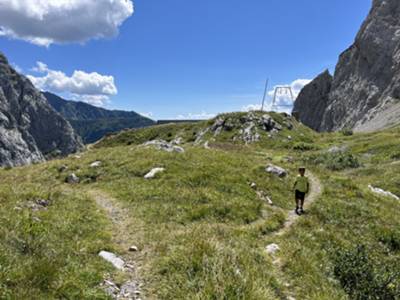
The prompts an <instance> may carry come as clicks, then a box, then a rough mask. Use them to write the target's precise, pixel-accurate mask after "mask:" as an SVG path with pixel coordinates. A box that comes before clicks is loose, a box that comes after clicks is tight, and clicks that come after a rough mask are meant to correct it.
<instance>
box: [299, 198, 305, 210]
mask: <svg viewBox="0 0 400 300" xmlns="http://www.w3.org/2000/svg"><path fill="white" fill-rule="evenodd" d="M303 206H304V198H301V200H300V208H301V210H303Z"/></svg>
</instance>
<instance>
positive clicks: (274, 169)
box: [265, 164, 288, 178]
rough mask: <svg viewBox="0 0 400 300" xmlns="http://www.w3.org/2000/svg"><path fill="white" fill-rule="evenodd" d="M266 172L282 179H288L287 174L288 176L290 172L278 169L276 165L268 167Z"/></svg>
mask: <svg viewBox="0 0 400 300" xmlns="http://www.w3.org/2000/svg"><path fill="white" fill-rule="evenodd" d="M265 171H266V172H267V173H270V174H273V175H276V176H278V177H280V178H283V177H286V176H287V174H288V172H287V171H286V170H285V169H283V168H281V167H278V166H275V165H272V164H270V165H268V166H267V167H266V169H265Z"/></svg>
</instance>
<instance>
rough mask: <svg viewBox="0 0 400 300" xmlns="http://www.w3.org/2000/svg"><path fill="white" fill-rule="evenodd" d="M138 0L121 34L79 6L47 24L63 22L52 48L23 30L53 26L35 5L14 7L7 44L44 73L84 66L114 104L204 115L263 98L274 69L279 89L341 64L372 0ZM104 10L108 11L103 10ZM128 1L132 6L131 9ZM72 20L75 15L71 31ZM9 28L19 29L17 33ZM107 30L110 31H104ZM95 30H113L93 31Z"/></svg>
mask: <svg viewBox="0 0 400 300" xmlns="http://www.w3.org/2000/svg"><path fill="white" fill-rule="evenodd" d="M32 1H33V2H34V1H35V0H32ZM51 1H54V0H49V2H51ZM81 1H82V2H85V1H86V2H87V0H81ZM98 1H99V2H98V3H100V2H102V1H103V2H104V3H105V2H110V0H98ZM121 1H125V2H126V0H121ZM17 2H18V1H17ZM82 2H81V3H82ZM121 5H125V4H121ZM134 5H135V11H134V13H133V15H132V16H130V17H126V16H125V15H124V17H123V18H122V19H123V22H122V21H121V20H122V19H121V20H119V21H121V22H120V23H121V24H120V26H119V34H117V35H116V32H112V33H109V28H108V27H104V28H103V27H101V25H98V24H103V23H99V22H98V21H97V20H95V21H94V24H95V25H94V26H93V28H92V27H91V24H92V23H90V22H91V19H90V18H91V17H88V18H87V20H88V21H87V23H84V24H82V25H81V24H79V22H80V21H79V20H81V19H82V18H76V19H73V18H72V17H70V15H69V14H73V13H74V12H73V11H72V12H71V11H69V12H66V13H65V21H63V22H64V23H61V25H60V24H57V26H56V25H54V24H43V25H44V26H45V27H47V29H48V28H59V30H60V33H59V34H58V33H57V34H56V32H54V31H57V29H54V30H53V29H51V30H53V31H52V32H51V33H50V34H51V35H54V36H56V38H55V40H56V41H54V43H53V42H50V43H47V42H44V43H45V44H46V43H47V44H49V45H48V46H47V47H46V46H43V45H38V44H40V43H41V42H38V41H42V40H40V39H38V40H34V41H33V42H32V38H29V39H28V40H29V41H27V38H26V36H22V35H23V34H22V33H21V32H27V30H30V28H28V29H26V28H22V27H23V26H25V27H32V28H35V30H33V29H32V31H33V34H38V35H40V34H43V35H44V34H49V33H48V31H46V32H45V33H42V32H41V30H42V31H43V30H44V29H43V28H40V24H39V25H38V26H36V24H32V26H30V23H29V22H33V21H31V20H32V16H31V15H29V14H28V13H21V12H16V11H14V12H13V13H15V17H14V16H13V19H12V20H10V21H8V23H4V22H6V21H2V19H4V18H0V27H2V28H3V33H1V32H0V51H2V52H4V53H5V54H6V56H7V57H8V58H9V60H10V62H12V63H13V64H15V65H17V66H18V67H19V68H20V69H22V71H23V72H24V73H26V74H31V75H33V76H36V77H40V76H45V74H49V70H52V71H51V72H53V73H54V71H59V72H61V73H62V74H64V75H65V76H66V77H69V76H72V74H73V72H74V71H76V70H81V71H83V73H82V74H81V75H82V76H83V77H79V76H77V78H83V79H82V80H97V79H98V80H100V81H101V82H102V83H101V84H103V86H102V92H101V93H100V94H102V95H103V96H104V94H105V95H106V96H105V97H102V98H101V99H102V100H101V101H103V102H104V105H105V107H107V108H113V109H125V110H135V111H137V112H140V113H151V115H152V117H153V118H155V119H163V118H176V117H178V116H180V117H188V116H191V117H194V118H196V117H198V115H204V116H208V115H210V114H216V113H219V112H227V111H238V110H242V109H243V108H244V107H246V106H248V105H252V104H258V103H259V102H260V101H261V98H262V94H263V88H264V81H265V78H266V77H269V78H270V86H271V87H272V86H274V85H278V84H290V83H292V82H293V81H295V80H297V79H312V78H313V77H315V76H316V75H317V74H318V73H320V72H322V71H323V70H324V69H326V68H329V69H331V70H332V71H333V70H334V66H335V64H336V62H337V59H338V55H339V54H340V53H341V52H342V51H343V50H345V49H346V48H347V47H348V46H350V44H351V43H352V42H353V40H354V37H355V35H356V33H357V31H358V29H359V27H360V25H361V23H362V21H363V20H364V19H365V17H366V15H367V13H368V11H369V9H370V6H371V1H370V0H351V1H349V0H331V1H321V0H296V1H295V0H251V1H239V0H218V1H216V0H203V1H193V0H168V1H166V0H136V1H135V2H134ZM88 7H90V6H88ZM12 9H14V10H15V7H14V8H10V10H12ZM46 9H48V10H49V9H50V8H48V7H47V8H46ZM60 9H62V8H59V7H57V13H58V14H60ZM96 9H99V10H98V11H97V10H96V14H94V15H96V16H98V15H100V14H101V13H102V10H101V9H102V8H101V7H100V8H99V7H97V8H96ZM107 9H109V8H107ZM118 9H119V8H118ZM121 9H125V12H126V7H125V8H121ZM46 12H48V11H46ZM62 13H63V12H62V11H61V16H63V15H62ZM3 14H4V15H6V14H7V15H10V12H9V11H6V12H3ZM128 14H129V13H128ZM129 15H130V14H129ZM17 16H18V18H17ZM116 16H118V17H120V14H119V13H118V14H117V13H116ZM0 17H1V12H0ZM125 17H126V18H125ZM23 18H27V20H25V19H23ZM93 18H95V17H93ZM15 20H21V24H22V25H21V24H17V25H16V24H15V23H16V21H15ZM44 20H46V19H44ZM68 20H73V22H74V24H73V25H74V27H73V28H72V27H71V28H72V29H71V30H69V27H68V26H71V24H69V23H68ZM2 22H3V23H2ZM49 22H50V21H49ZM71 22H72V21H71ZM42 23H43V22H42ZM118 25H119V24H118ZM7 26H8V27H9V28H11V30H14V31H13V32H12V33H10V32H11V31H10V30H8V29H7V28H8V27H7ZM13 26H14V27H13ZM96 26H98V28H96ZM14 28H15V29H14ZM21 28H22V29H21ZM77 28H78V29H77ZM63 29H66V30H64V31H63ZM86 29H87V30H86ZM97 29H98V30H103V31H102V32H103V33H104V32H107V33H104V34H103V33H101V34H97V33H96V30H97ZM114 29H115V28H114ZM7 30H8V31H7ZM18 30H19V31H18ZM23 30H25V31H23ZM74 30H75V31H74ZM83 31H85V32H83ZM75 32H77V33H76V34H80V36H78V37H76V40H85V42H81V43H76V42H74V37H73V36H72V35H73V34H75ZM30 34H31V33H30ZM84 34H87V36H84ZM91 35H92V36H97V37H99V36H104V37H105V38H100V39H97V38H95V39H90V38H86V37H90V36H91ZM57 39H58V40H57ZM38 61H40V62H43V63H44V64H45V65H47V67H45V66H42V69H40V68H38V67H36V72H35V71H33V70H32V68H34V67H35V66H36V63H37V62H38ZM46 72H47V73H46ZM92 72H96V73H98V75H99V76H112V78H113V83H112V84H113V85H115V88H116V89H115V90H113V89H111V90H110V89H109V88H110V84H111V83H110V81H109V80H108V79H110V77H105V78H98V77H99V76H97V77H96V76H94V77H90V78H87V77H85V74H91V73H92ZM53 73H51V74H53ZM54 74H55V75H57V74H58V75H60V73H54ZM54 74H53V75H54ZM92 75H93V74H92ZM93 78H94V79H93ZM96 78H97V79H96ZM107 78H108V79H107ZM38 82H39V81H38ZM92 83H93V82H92ZM68 87H70V85H65V87H64V85H63V86H62V87H60V88H59V89H57V90H56V92H58V93H60V94H62V95H64V96H65V95H72V94H71V90H69V91H65V92H63V91H62V88H68ZM105 90H107V92H104V91H105ZM81 92H82V93H86V92H85V91H82V90H80V89H78V88H75V89H73V90H72V93H73V94H74V96H71V97H74V98H76V99H89V97H86V98H85V97H84V95H83V96H82V95H81V94H80V93H81ZM92 92H93V91H92ZM92 92H90V93H91V94H93V93H95V92H93V93H92ZM108 97H109V100H108V101H104V98H108Z"/></svg>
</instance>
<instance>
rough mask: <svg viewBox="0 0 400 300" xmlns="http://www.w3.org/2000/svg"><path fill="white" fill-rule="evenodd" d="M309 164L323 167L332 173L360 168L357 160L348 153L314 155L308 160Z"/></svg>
mask: <svg viewBox="0 0 400 300" xmlns="http://www.w3.org/2000/svg"><path fill="white" fill-rule="evenodd" d="M308 160H309V161H311V163H314V164H317V165H323V166H325V168H327V169H329V170H332V171H341V170H344V169H356V168H358V167H360V165H361V164H360V162H359V161H358V158H357V157H356V156H355V155H353V154H352V153H349V152H328V153H320V154H318V155H314V156H312V157H310V158H309V159H308Z"/></svg>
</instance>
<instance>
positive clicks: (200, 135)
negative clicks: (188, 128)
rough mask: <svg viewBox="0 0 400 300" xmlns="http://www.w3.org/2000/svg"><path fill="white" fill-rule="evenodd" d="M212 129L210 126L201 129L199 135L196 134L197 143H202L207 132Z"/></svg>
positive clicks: (195, 142)
mask: <svg viewBox="0 0 400 300" xmlns="http://www.w3.org/2000/svg"><path fill="white" fill-rule="evenodd" d="M209 131H210V128H209V127H207V128H205V129H203V130H202V131H200V132H199V133H198V134H197V135H196V140H195V141H194V144H195V145H200V144H201V143H202V142H203V138H204V136H205V135H206V133H207V132H209Z"/></svg>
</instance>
